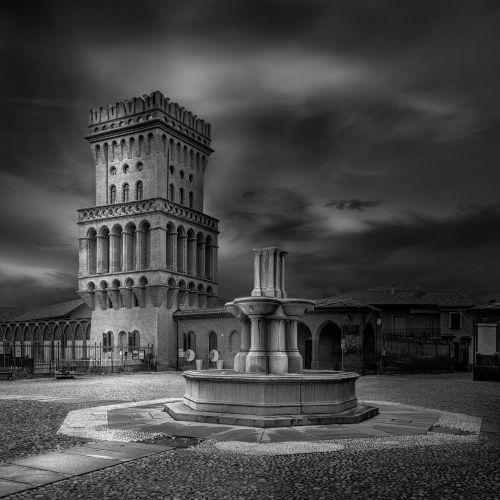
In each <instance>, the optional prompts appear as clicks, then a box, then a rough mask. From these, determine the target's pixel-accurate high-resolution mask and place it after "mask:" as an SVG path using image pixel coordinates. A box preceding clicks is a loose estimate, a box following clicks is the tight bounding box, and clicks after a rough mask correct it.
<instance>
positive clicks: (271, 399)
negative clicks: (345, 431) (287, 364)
mask: <svg viewBox="0 0 500 500" xmlns="http://www.w3.org/2000/svg"><path fill="white" fill-rule="evenodd" d="M182 375H183V377H184V378H185V379H186V394H185V395H184V398H183V401H182V402H175V403H167V404H166V405H165V410H166V411H167V412H168V413H169V414H170V415H171V416H172V417H173V418H174V419H175V420H187V421H193V422H206V423H220V424H228V425H244V426H252V427H281V426H291V425H292V426H293V425H317V424H333V423H337V424H346V423H358V422H361V421H362V420H365V419H367V418H371V417H373V416H375V415H376V414H377V413H378V409H377V408H375V407H371V406H366V405H358V400H357V398H356V395H355V383H356V379H357V378H358V377H359V375H358V374H357V373H353V372H334V371H308V372H305V373H284V374H261V373H244V374H242V373H236V372H234V371H232V370H202V371H187V372H184V373H183V374H182Z"/></svg>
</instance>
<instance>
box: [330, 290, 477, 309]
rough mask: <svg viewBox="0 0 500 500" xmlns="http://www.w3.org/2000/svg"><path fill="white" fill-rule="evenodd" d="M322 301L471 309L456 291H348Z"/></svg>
mask: <svg viewBox="0 0 500 500" xmlns="http://www.w3.org/2000/svg"><path fill="white" fill-rule="evenodd" d="M323 300H355V301H358V302H361V303H363V304H371V305H377V306H387V305H415V306H416V305H419V306H420V305H422V306H436V307H458V306H461V307H472V306H473V305H474V302H473V300H472V298H471V297H469V296H467V295H465V294H463V293H462V292H459V291H458V290H421V289H398V288H396V289H395V290H394V291H391V289H386V290H350V291H348V292H343V293H340V294H338V295H335V296H334V297H330V298H329V299H323Z"/></svg>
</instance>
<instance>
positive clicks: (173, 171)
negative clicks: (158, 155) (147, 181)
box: [169, 165, 175, 175]
mask: <svg viewBox="0 0 500 500" xmlns="http://www.w3.org/2000/svg"><path fill="white" fill-rule="evenodd" d="M169 170H170V175H174V173H175V168H174V166H173V165H170V168H169Z"/></svg>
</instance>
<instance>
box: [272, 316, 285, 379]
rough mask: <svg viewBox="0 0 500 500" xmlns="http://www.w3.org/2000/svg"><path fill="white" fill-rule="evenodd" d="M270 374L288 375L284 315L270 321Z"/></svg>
mask: <svg viewBox="0 0 500 500" xmlns="http://www.w3.org/2000/svg"><path fill="white" fill-rule="evenodd" d="M269 372H270V373H288V356H287V352H286V343H285V319H284V316H283V315H280V316H275V317H273V318H271V319H269Z"/></svg>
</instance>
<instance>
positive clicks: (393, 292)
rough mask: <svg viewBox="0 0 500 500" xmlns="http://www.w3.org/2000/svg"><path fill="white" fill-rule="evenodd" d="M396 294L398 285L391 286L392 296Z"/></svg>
mask: <svg viewBox="0 0 500 500" xmlns="http://www.w3.org/2000/svg"><path fill="white" fill-rule="evenodd" d="M395 293H396V285H391V295H394V294H395Z"/></svg>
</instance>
